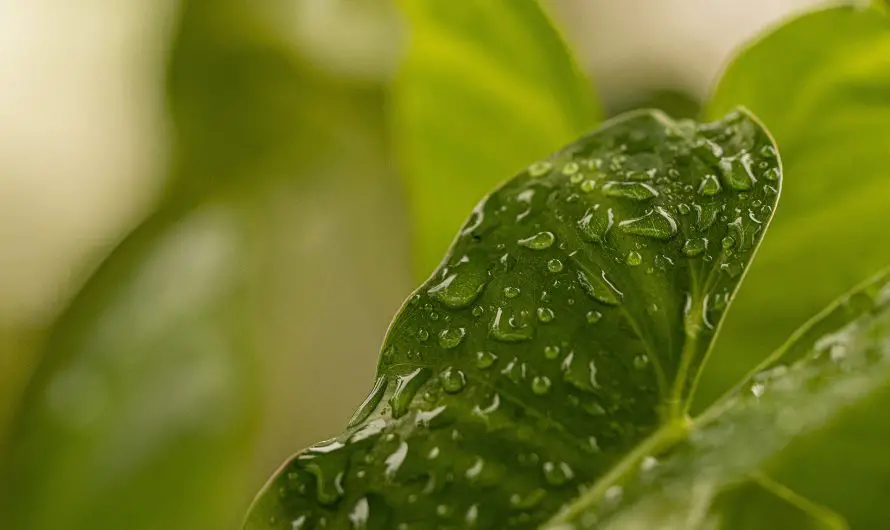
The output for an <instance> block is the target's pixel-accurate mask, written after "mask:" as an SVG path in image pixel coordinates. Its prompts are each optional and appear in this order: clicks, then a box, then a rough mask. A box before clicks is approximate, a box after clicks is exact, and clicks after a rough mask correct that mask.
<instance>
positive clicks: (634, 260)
mask: <svg viewBox="0 0 890 530" xmlns="http://www.w3.org/2000/svg"><path fill="white" fill-rule="evenodd" d="M624 262H625V263H627V264H628V265H630V266H631V267H636V266H637V265H639V264H640V263H643V256H641V255H640V253H639V252H637V251H635V250H631V251H630V252H628V253H627V256H626V257H625V258H624Z"/></svg>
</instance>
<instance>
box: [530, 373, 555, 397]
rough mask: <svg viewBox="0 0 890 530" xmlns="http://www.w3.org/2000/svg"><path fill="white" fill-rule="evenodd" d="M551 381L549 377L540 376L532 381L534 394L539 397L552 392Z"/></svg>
mask: <svg viewBox="0 0 890 530" xmlns="http://www.w3.org/2000/svg"><path fill="white" fill-rule="evenodd" d="M550 385H551V383H550V379H549V378H548V377H547V376H544V375H539V376H536V377H535V378H534V379H533V380H532V392H534V393H535V394H537V395H539V396H543V395H544V394H546V393H547V392H550Z"/></svg>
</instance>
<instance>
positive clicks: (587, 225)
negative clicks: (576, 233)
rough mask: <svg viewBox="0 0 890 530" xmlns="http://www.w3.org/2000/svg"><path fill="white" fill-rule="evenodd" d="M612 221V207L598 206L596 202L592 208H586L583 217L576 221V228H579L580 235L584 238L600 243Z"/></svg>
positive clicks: (613, 215) (613, 216) (613, 217)
mask: <svg viewBox="0 0 890 530" xmlns="http://www.w3.org/2000/svg"><path fill="white" fill-rule="evenodd" d="M614 223H615V213H614V212H613V211H612V209H611V208H608V209H605V208H600V206H599V205H598V204H597V205H596V206H594V207H593V208H592V209H590V210H587V213H586V214H584V217H582V218H581V220H580V221H578V228H580V229H581V235H582V236H584V238H585V239H587V240H589V241H593V242H595V243H602V241H603V239H604V238H605V237H606V234H607V233H609V230H611V229H612V225H613V224H614Z"/></svg>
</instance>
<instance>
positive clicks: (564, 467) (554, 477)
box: [544, 462, 575, 486]
mask: <svg viewBox="0 0 890 530" xmlns="http://www.w3.org/2000/svg"><path fill="white" fill-rule="evenodd" d="M574 476H575V474H574V473H573V472H572V468H571V467H569V465H568V464H566V463H565V462H558V463H557V462H544V478H545V479H546V480H547V482H548V483H549V484H550V485H552V486H562V485H563V484H565V483H566V482H568V481H570V480H572V478H574Z"/></svg>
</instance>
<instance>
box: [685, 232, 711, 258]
mask: <svg viewBox="0 0 890 530" xmlns="http://www.w3.org/2000/svg"><path fill="white" fill-rule="evenodd" d="M706 248H708V240H707V239H705V238H703V237H696V238H693V239H687V240H686V242H685V243H683V254H686V255H687V256H688V257H690V258H694V257H696V256H699V255H701V253H702V252H704V251H705V249H706Z"/></svg>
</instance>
